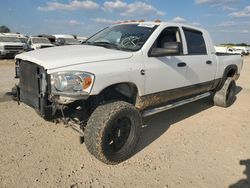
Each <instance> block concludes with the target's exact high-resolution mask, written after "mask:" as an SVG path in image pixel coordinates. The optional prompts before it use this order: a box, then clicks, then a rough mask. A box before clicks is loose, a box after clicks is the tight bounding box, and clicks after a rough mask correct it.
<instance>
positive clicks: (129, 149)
mask: <svg viewBox="0 0 250 188" xmlns="http://www.w3.org/2000/svg"><path fill="white" fill-rule="evenodd" d="M141 126H142V119H141V115H140V113H139V112H138V110H137V109H136V108H135V107H134V106H133V105H131V104H129V103H126V102H123V101H118V102H112V103H108V104H104V105H100V106H98V107H97V108H96V109H95V111H94V112H93V113H92V115H91V117H90V119H89V121H88V123H87V126H86V129H85V137H84V140H85V145H86V147H87V149H88V151H89V152H90V153H91V154H92V155H94V156H95V157H96V158H97V159H99V160H100V161H102V162H104V163H106V164H117V163H120V162H122V161H124V160H126V159H128V158H129V157H131V156H132V155H133V154H134V150H135V148H136V145H137V142H138V140H139V136H140V130H141Z"/></svg>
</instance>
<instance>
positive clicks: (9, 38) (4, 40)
mask: <svg viewBox="0 0 250 188" xmlns="http://www.w3.org/2000/svg"><path fill="white" fill-rule="evenodd" d="M0 42H21V40H20V39H19V38H15V37H0Z"/></svg>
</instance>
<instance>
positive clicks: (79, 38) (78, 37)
mask: <svg viewBox="0 0 250 188" xmlns="http://www.w3.org/2000/svg"><path fill="white" fill-rule="evenodd" d="M76 39H77V40H79V42H80V43H83V42H85V41H86V40H87V39H88V37H81V36H77V37H76Z"/></svg>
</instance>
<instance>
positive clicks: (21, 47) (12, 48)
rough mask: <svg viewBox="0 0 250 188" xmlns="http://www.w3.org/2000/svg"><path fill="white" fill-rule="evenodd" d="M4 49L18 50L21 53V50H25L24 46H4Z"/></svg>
mask: <svg viewBox="0 0 250 188" xmlns="http://www.w3.org/2000/svg"><path fill="white" fill-rule="evenodd" d="M4 49H5V50H16V51H19V50H23V46H14V45H6V46H4Z"/></svg>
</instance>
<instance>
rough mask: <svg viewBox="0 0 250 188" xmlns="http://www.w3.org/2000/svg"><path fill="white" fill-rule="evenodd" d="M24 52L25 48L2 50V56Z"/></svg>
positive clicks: (0, 53) (0, 51)
mask: <svg viewBox="0 0 250 188" xmlns="http://www.w3.org/2000/svg"><path fill="white" fill-rule="evenodd" d="M22 52H24V50H5V49H3V50H0V55H1V56H15V55H16V54H20V53H22Z"/></svg>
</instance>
